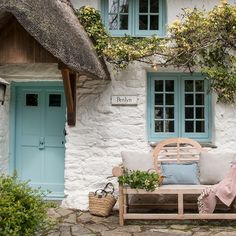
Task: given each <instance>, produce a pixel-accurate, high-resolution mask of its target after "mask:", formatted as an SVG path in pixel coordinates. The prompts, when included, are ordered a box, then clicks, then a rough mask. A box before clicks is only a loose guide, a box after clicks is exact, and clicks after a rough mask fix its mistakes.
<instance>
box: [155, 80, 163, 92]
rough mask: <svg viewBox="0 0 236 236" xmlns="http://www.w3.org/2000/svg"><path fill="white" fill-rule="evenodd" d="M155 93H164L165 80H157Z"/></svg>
mask: <svg viewBox="0 0 236 236" xmlns="http://www.w3.org/2000/svg"><path fill="white" fill-rule="evenodd" d="M155 91H156V92H162V91H163V80H155Z"/></svg>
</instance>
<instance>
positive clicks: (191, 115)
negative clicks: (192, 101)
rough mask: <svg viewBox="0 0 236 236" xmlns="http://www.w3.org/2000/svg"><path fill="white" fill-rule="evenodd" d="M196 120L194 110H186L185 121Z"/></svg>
mask: <svg viewBox="0 0 236 236" xmlns="http://www.w3.org/2000/svg"><path fill="white" fill-rule="evenodd" d="M193 118H194V110H193V107H186V108H185V119H193Z"/></svg>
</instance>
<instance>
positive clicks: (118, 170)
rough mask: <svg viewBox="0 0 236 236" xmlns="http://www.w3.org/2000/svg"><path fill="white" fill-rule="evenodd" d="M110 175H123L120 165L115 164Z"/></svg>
mask: <svg viewBox="0 0 236 236" xmlns="http://www.w3.org/2000/svg"><path fill="white" fill-rule="evenodd" d="M112 175H113V176H114V177H119V176H121V175H123V167H122V166H115V167H113V169H112Z"/></svg>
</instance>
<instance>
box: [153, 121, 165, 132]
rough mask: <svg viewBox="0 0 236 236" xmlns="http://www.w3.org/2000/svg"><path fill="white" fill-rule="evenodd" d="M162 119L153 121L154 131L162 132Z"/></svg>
mask: <svg viewBox="0 0 236 236" xmlns="http://www.w3.org/2000/svg"><path fill="white" fill-rule="evenodd" d="M163 123H164V122H163V121H159V120H158V121H155V132H164V127H163Z"/></svg>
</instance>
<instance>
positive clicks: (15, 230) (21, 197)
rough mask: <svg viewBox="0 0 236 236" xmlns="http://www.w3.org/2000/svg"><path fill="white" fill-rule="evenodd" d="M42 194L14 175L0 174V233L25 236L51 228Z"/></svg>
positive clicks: (10, 235) (43, 194)
mask: <svg viewBox="0 0 236 236" xmlns="http://www.w3.org/2000/svg"><path fill="white" fill-rule="evenodd" d="M44 196H45V193H44V192H42V191H40V190H33V189H32V188H31V187H29V186H28V183H27V182H20V181H19V180H18V179H17V176H16V175H14V176H13V177H10V176H5V175H2V176H0V235H4V236H5V235H9V236H27V235H33V234H35V233H36V232H40V231H44V230H47V229H49V228H51V226H52V225H53V222H52V220H50V219H49V217H48V216H47V209H48V207H49V204H48V203H46V202H44V201H43V197H44ZM50 206H51V204H50Z"/></svg>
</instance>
